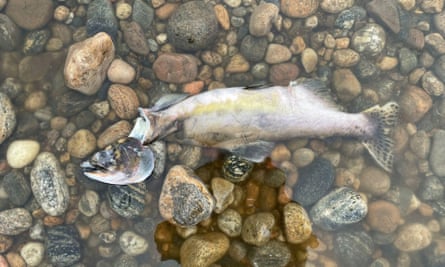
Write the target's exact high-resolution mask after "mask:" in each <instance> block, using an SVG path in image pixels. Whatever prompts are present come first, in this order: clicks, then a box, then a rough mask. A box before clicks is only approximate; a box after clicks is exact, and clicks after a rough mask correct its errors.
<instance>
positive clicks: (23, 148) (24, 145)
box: [6, 140, 40, 169]
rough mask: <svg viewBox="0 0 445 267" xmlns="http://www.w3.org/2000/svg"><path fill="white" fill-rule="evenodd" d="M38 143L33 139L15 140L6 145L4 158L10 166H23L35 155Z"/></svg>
mask: <svg viewBox="0 0 445 267" xmlns="http://www.w3.org/2000/svg"><path fill="white" fill-rule="evenodd" d="M39 150H40V144H39V143H38V142H37V141H34V140H15V141H13V142H12V143H11V144H9V146H8V150H7V151H6V160H7V161H8V164H9V166H11V167H12V168H17V169H20V168H23V167H25V166H26V165H28V164H30V163H31V162H32V161H33V160H34V159H35V158H36V156H37V154H38V153H39Z"/></svg>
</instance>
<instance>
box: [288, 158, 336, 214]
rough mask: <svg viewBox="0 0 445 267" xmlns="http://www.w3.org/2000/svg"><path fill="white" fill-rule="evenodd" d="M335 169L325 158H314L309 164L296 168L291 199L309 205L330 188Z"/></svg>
mask: <svg viewBox="0 0 445 267" xmlns="http://www.w3.org/2000/svg"><path fill="white" fill-rule="evenodd" d="M334 179H335V171H334V167H333V166H332V164H331V162H330V161H328V160H327V159H323V158H316V159H315V160H314V161H313V162H312V163H311V164H310V165H308V166H306V167H304V168H301V169H299V170H298V182H297V183H296V185H295V186H294V187H293V195H292V200H294V201H296V202H298V203H300V204H301V205H302V206H309V205H312V204H314V203H315V202H317V201H318V200H319V199H320V198H322V197H323V196H324V195H325V194H326V193H327V192H328V191H329V189H330V188H331V186H332V184H333V183H334Z"/></svg>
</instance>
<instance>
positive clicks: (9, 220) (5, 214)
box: [0, 208, 32, 235]
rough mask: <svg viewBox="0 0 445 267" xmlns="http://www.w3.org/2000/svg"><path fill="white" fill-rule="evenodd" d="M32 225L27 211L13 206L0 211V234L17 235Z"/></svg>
mask: <svg viewBox="0 0 445 267" xmlns="http://www.w3.org/2000/svg"><path fill="white" fill-rule="evenodd" d="M31 225H32V217H31V214H30V213H29V211H27V210H25V209H22V208H15V209H9V210H3V211H0V234H2V235H18V234H20V233H22V232H24V231H26V230H28V229H29V228H30V227H31Z"/></svg>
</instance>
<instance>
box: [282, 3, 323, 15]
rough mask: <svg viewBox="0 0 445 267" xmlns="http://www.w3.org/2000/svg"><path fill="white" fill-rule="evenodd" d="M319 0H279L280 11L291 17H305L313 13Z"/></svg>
mask: <svg viewBox="0 0 445 267" xmlns="http://www.w3.org/2000/svg"><path fill="white" fill-rule="evenodd" d="M318 4H319V0H281V11H282V12H283V13H284V14H285V15H286V16H289V17H292V18H306V17H309V16H310V15H312V14H314V13H315V11H316V10H317V8H318Z"/></svg>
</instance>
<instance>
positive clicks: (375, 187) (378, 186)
mask: <svg viewBox="0 0 445 267" xmlns="http://www.w3.org/2000/svg"><path fill="white" fill-rule="evenodd" d="M390 186H391V178H390V177H389V175H388V173H387V172H385V171H383V170H382V169H381V168H377V167H367V168H365V169H364V170H363V171H362V173H361V174H360V187H359V188H360V191H363V192H366V193H370V194H372V195H374V196H380V195H383V194H385V193H386V192H387V191H388V190H389V188H390Z"/></svg>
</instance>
